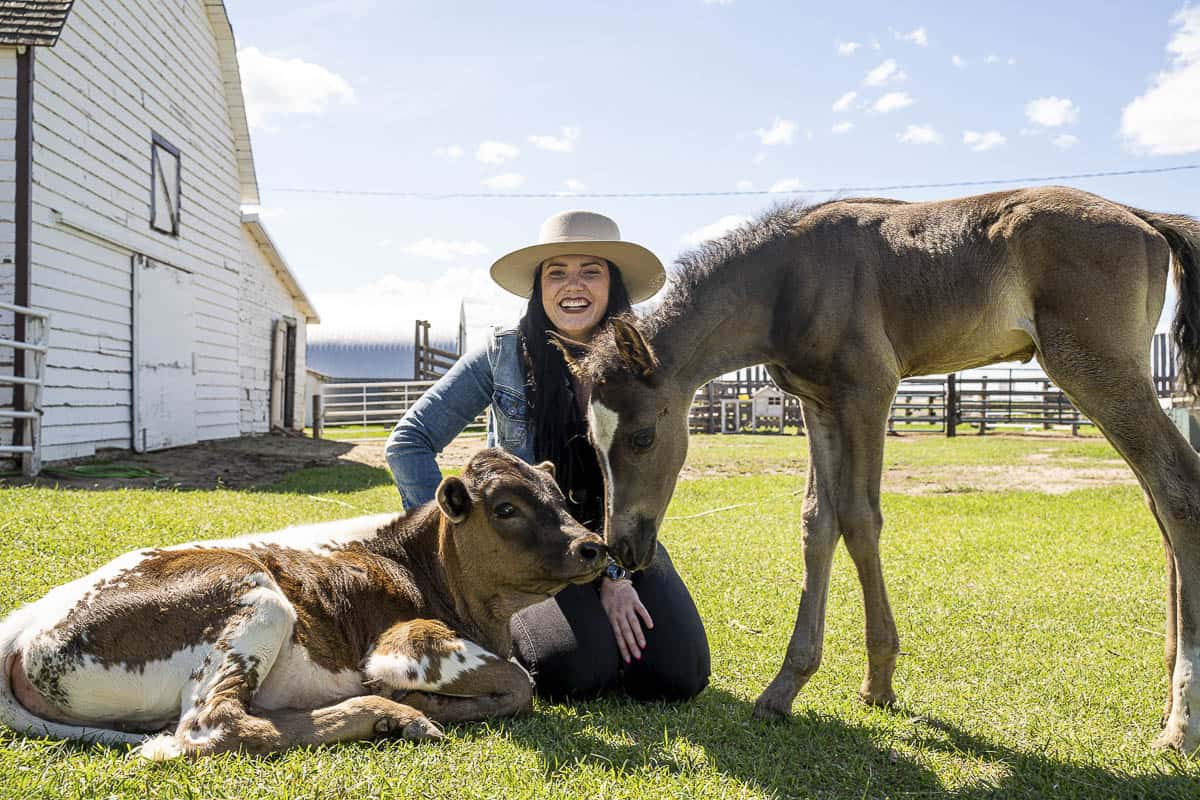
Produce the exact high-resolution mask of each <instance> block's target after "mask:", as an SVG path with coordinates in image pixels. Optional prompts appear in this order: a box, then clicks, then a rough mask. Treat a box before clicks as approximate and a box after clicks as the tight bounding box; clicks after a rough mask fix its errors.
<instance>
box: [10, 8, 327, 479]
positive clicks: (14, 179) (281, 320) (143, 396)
mask: <svg viewBox="0 0 1200 800" xmlns="http://www.w3.org/2000/svg"><path fill="white" fill-rule="evenodd" d="M258 203H259V196H258V184H257V180H256V177H255V173H254V159H253V154H252V153H251V149H250V135H249V129H248V126H247V121H246V112H245V108H244V105H243V99H242V92H241V79H240V76H239V73H238V64H237V57H236V51H235V44H234V38H233V32H232V30H231V29H230V25H229V20H228V17H227V16H226V12H225V7H224V4H223V3H222V2H221V1H220V0H173V2H161V1H159V0H75V2H73V3H72V2H37V0H17V1H16V2H9V1H7V0H0V303H7V304H15V305H17V306H31V307H32V308H34V309H35V310H37V311H42V312H48V313H49V315H50V323H49V331H48V343H47V344H48V350H47V352H46V354H45V371H44V377H45V385H44V388H43V389H42V390H41V406H42V408H43V409H44V411H43V415H42V417H41V421H42V424H41V436H40V455H41V458H42V459H43V460H47V461H54V460H59V459H66V458H76V457H82V456H89V455H92V454H93V453H95V452H96V450H98V449H101V448H119V449H134V450H137V451H143V450H153V449H159V448H164V447H172V446H177V445H183V444H189V443H193V442H197V441H203V440H210V439H220V438H227V437H234V436H238V435H242V434H247V433H256V432H264V431H267V430H269V429H270V428H271V427H272V426H278V427H290V428H300V427H302V426H303V422H304V408H303V405H304V386H305V381H304V375H305V363H304V361H305V359H304V353H305V325H306V323H315V322H318V321H319V319H318V317H317V314H316V311H315V310H314V309H313V306H312V304H311V303H310V302H309V301H308V299H307V297H305V294H304V292H303V290H302V289H301V288H300V286H299V284H298V283H297V281H296V279H295V277H294V275H293V274H292V272H291V271H290V270H289V269H288V266H287V264H286V262H285V261H284V259H283V257H282V256H281V254H280V252H279V250H278V248H277V247H276V246H275V244H274V243H273V242H272V241H271V238H270V236H269V235H268V234H267V232H266V230H265V228H264V227H263V224H262V221H261V220H260V219H259V218H258V217H257V216H255V215H253V214H247V213H244V212H243V209H244V208H246V207H248V206H250V207H252V206H257V205H258ZM23 325H24V322H23V318H22V317H20V315H18V316H17V317H16V318H14V315H13V314H12V313H10V312H9V311H2V312H0V339H16V340H17V341H20V340H22V338H23V336H24V335H25V334H26V333H27V331H24V330H22V328H23ZM13 352H14V351H12V350H10V349H4V348H0V374H8V375H12V374H13V372H14V371H15V372H16V374H17V375H18V376H20V375H21V374H22V373H25V372H28V371H29V369H30V367H29V366H28V365H27V364H25V363H24V359H22V358H17V359H13V357H12V354H13ZM17 352H20V351H17ZM18 381H19V378H18ZM28 391H32V389H31V388H30V387H26V386H22V385H20V383H18V384H17V385H16V386H8V385H3V386H0V408H8V409H12V408H13V407H14V405H15V406H17V407H20V404H21V403H22V402H23V400H24V397H23V395H25V393H26V392H28ZM23 427H24V426H23V425H20V424H17V425H16V426H14V425H13V424H12V421H11V420H8V419H4V420H0V443H3V444H8V443H9V442H14V443H16V444H20V440H21V439H22V438H23V436H25V435H26V432H25V431H23V430H22V428H23ZM10 452H11V451H10Z"/></svg>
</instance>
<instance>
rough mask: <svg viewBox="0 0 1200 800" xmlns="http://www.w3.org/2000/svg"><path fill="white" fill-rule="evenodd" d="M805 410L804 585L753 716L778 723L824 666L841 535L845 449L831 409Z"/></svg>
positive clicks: (809, 404)
mask: <svg viewBox="0 0 1200 800" xmlns="http://www.w3.org/2000/svg"><path fill="white" fill-rule="evenodd" d="M802 411H803V414H804V426H805V428H807V430H808V449H809V466H808V483H807V485H806V486H805V490H804V510H803V523H802V524H803V539H802V547H803V551H804V584H803V585H802V587H801V589H800V608H799V610H798V611H797V612H796V627H795V629H794V630H793V631H792V638H791V641H790V642H789V643H788V648H787V655H786V656H785V657H784V661H783V666H782V667H780V669H779V673H778V674H777V675H776V676H775V679H774V680H773V681H771V684H770V685H769V686H768V687H767V688H766V690H765V691H764V692H763V693H762V695H761V696H760V697H759V698H758V700H757V701H756V702H755V704H754V716H755V717H757V718H759V719H779V718H782V717H785V716H787V715H788V714H789V713H791V710H792V700H794V699H795V698H796V693H797V692H799V691H800V688H801V687H802V686H804V684H805V683H807V682H808V679H809V678H811V677H812V676H813V674H814V673H815V672H816V671H817V668H818V667H820V666H821V647H822V644H823V640H824V638H825V601H826V599H827V598H828V595H829V572H830V566H831V565H832V563H833V553H834V549H835V548H836V546H837V537H838V525H837V508H836V502H837V497H836V494H835V488H836V486H837V475H838V473H839V471H840V468H841V455H842V448H841V446H840V441H839V440H840V432H839V431H838V427H837V420H836V417H835V415H834V414H833V413H832V411H831V410H829V409H826V408H821V407H818V406H817V405H816V404H815V403H812V402H810V401H805V402H804V404H803V408H802Z"/></svg>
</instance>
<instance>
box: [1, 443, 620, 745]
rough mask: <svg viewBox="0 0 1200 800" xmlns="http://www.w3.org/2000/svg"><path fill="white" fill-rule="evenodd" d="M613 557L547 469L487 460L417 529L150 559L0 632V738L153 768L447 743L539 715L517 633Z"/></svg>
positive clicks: (360, 525)
mask: <svg viewBox="0 0 1200 800" xmlns="http://www.w3.org/2000/svg"><path fill="white" fill-rule="evenodd" d="M604 556H605V549H604V544H603V542H602V540H601V539H600V538H599V537H597V536H596V535H595V534H592V533H589V532H588V531H587V530H586V529H584V528H583V527H582V526H580V525H579V524H577V523H576V522H575V521H574V520H572V519H571V517H570V515H569V514H568V513H567V510H566V505H565V502H564V500H563V496H562V493H561V492H560V491H559V490H558V487H557V486H556V485H555V483H554V479H553V468H552V466H551V465H550V464H549V463H546V464H542V465H540V466H539V467H530V466H529V465H527V464H525V463H523V462H521V461H519V460H518V459H516V458H513V457H512V456H509V455H506V454H504V453H502V452H500V451H498V450H485V451H483V452H481V453H479V454H478V455H476V456H475V457H474V458H473V459H471V461H470V463H468V464H467V466H466V469H465V470H464V471H463V474H462V477H461V478H446V479H445V480H443V481H442V483H441V485H440V486H439V487H438V490H437V498H436V500H435V501H433V502H430V503H428V504H426V505H425V506H423V507H421V508H420V509H417V510H416V511H414V512H412V513H411V514H409V515H403V514H380V515H375V516H366V517H357V518H354V519H347V520H341V521H337V522H330V523H322V524H317V525H307V526H302V527H295V528H287V529H285V530H282V531H279V532H277V533H274V534H266V535H255V536H246V537H242V538H238V539H229V540H222V541H209V542H194V543H191V544H186V545H180V546H176V547H164V548H152V549H147V550H139V551H137V552H133V553H128V554H126V555H124V556H121V557H119V558H117V559H116V560H114V561H112V562H110V563H109V564H108V565H106V566H104V567H102V568H100V569H99V570H97V571H96V572H93V573H92V574H91V575H88V576H86V577H84V578H80V579H79V580H77V581H74V582H73V583H69V584H66V585H64V586H60V587H58V588H56V589H53V590H52V591H50V592H49V593H48V594H47V595H46V596H45V597H43V598H42V599H40V600H38V601H36V602H34V603H30V604H29V605H26V606H24V607H22V608H20V609H18V610H17V611H15V612H14V613H12V614H11V615H9V617H8V618H7V619H5V620H4V621H3V623H0V666H2V667H3V671H2V673H0V721H2V722H4V723H5V724H6V725H8V726H9V727H10V728H13V729H15V730H18V731H22V732H29V733H33V734H44V735H49V736H54V737H59V738H72V739H82V740H86V741H96V742H104V743H112V744H119V743H130V744H138V745H140V746H141V747H140V752H141V754H142V755H143V756H146V757H148V758H152V759H164V758H171V757H174V756H179V755H207V754H211V753H217V752H222V751H226V750H235V749H245V750H248V751H252V752H267V751H272V750H279V749H283V748H286V747H289V746H292V745H299V744H322V743H326V742H336V741H345V740H350V739H364V738H370V737H372V736H375V735H377V734H395V735H399V736H402V737H404V738H407V739H430V738H433V739H436V738H441V736H442V734H441V731H440V730H439V729H438V727H437V725H435V724H434V723H435V722H441V723H448V722H460V721H467V720H476V719H482V718H485V717H491V716H498V715H506V714H513V713H516V712H518V711H521V710H524V709H526V708H528V707H529V705H530V703H531V681H530V677H529V674H528V673H526V672H525V670H523V669H522V668H521V667H520V666H518V665H517V664H516V663H515V662H513V661H510V660H509V655H510V653H511V644H510V638H509V632H508V623H509V618H510V617H511V616H512V615H513V613H515V612H516V611H518V610H520V609H522V608H524V607H526V606H528V605H530V604H532V603H535V602H538V601H540V600H542V599H544V598H546V597H548V596H550V595H553V594H554V593H555V592H557V591H558V590H560V589H562V588H563V587H564V586H566V585H567V584H568V583H580V582H584V581H590V580H592V579H594V578H595V577H597V575H598V574H599V572H600V570H601V569H602V568H603V566H604V563H605V558H604ZM156 731H163V732H162V733H161V734H160V735H158V736H153V737H150V736H148V734H151V733H154V732H156Z"/></svg>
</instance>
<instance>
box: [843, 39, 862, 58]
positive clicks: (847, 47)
mask: <svg viewBox="0 0 1200 800" xmlns="http://www.w3.org/2000/svg"><path fill="white" fill-rule="evenodd" d="M860 47H862V45H860V44H859V43H858V42H838V46H837V50H838V55H839V56H852V55H854V51H855V50H857V49H858V48H860Z"/></svg>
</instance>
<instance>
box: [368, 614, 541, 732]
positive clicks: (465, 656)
mask: <svg viewBox="0 0 1200 800" xmlns="http://www.w3.org/2000/svg"><path fill="white" fill-rule="evenodd" d="M363 673H364V674H365V675H366V677H367V683H368V685H370V686H373V688H374V689H375V690H376V691H378V692H380V693H383V694H390V695H393V696H395V697H396V698H397V699H401V700H403V702H404V703H406V704H408V705H411V706H412V707H414V708H416V709H419V710H420V711H423V712H424V713H425V714H427V715H428V716H429V717H430V718H431V719H433V720H435V721H437V722H441V723H456V722H471V721H474V720H481V719H488V718H490V717H502V716H511V715H513V714H517V713H520V712H523V711H527V710H529V709H530V708H531V706H532V702H533V681H532V680H531V679H530V677H529V673H528V672H526V671H525V670H524V668H522V667H521V666H520V665H518V664H516V663H514V662H512V661H508V660H505V659H503V658H500V656H498V655H496V654H495V653H492V652H490V651H488V650H485V649H484V648H482V647H480V646H479V645H477V644H475V643H474V642H472V641H470V640H468V639H463V638H461V637H459V636H458V634H457V633H455V632H454V631H452V630H451V629H450V628H449V627H447V626H446V625H445V624H444V623H442V622H439V621H437V620H427V619H416V620H411V621H409V622H402V623H398V624H396V625H393V626H392V627H391V628H389V629H388V630H386V631H384V632H383V634H381V635H380V637H379V640H378V641H377V642H376V644H375V647H374V649H373V650H372V651H371V654H370V656H368V657H367V660H366V663H365V664H364V665H363Z"/></svg>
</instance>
